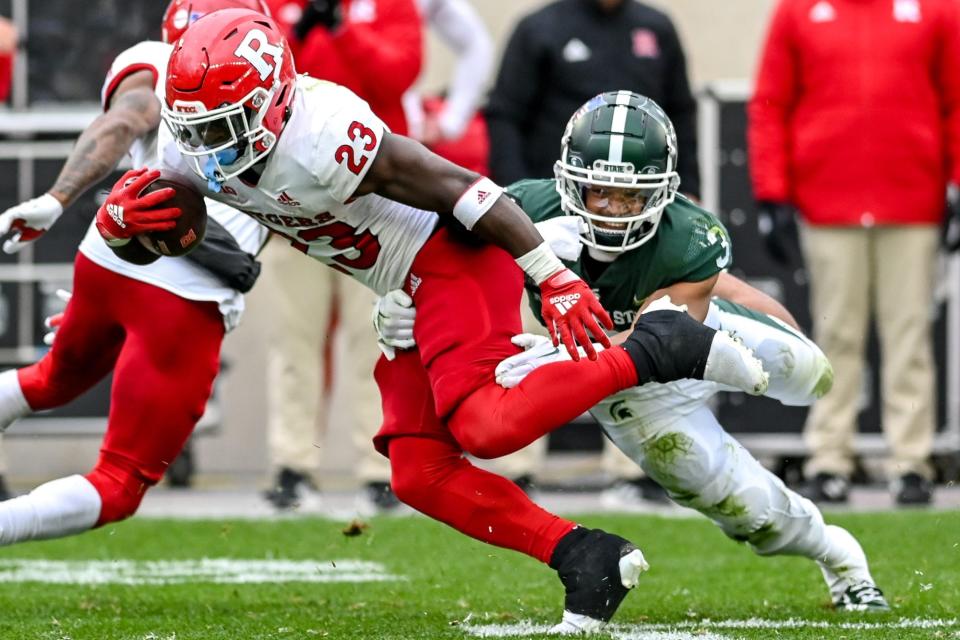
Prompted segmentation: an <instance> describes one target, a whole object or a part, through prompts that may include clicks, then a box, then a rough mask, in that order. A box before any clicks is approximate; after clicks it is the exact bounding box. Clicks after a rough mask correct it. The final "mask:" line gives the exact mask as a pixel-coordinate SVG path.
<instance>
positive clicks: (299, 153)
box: [107, 10, 765, 624]
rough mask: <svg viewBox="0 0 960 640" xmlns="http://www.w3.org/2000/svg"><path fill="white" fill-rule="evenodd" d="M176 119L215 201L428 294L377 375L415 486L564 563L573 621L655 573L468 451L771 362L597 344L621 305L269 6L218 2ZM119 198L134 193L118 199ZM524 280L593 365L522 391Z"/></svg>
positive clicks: (482, 528)
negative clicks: (510, 376)
mask: <svg viewBox="0 0 960 640" xmlns="http://www.w3.org/2000/svg"><path fill="white" fill-rule="evenodd" d="M163 118H164V120H165V121H166V123H167V125H168V127H169V128H170V131H171V133H172V135H173V140H171V141H170V142H168V143H166V144H165V146H164V148H163V150H162V152H161V154H162V156H163V159H164V163H165V164H166V165H168V166H169V167H170V168H171V169H173V170H176V171H180V172H192V174H193V175H192V176H191V178H192V180H193V183H194V185H195V186H197V188H199V189H201V190H204V191H205V193H206V195H208V196H209V197H212V198H214V199H216V200H219V201H222V202H224V203H228V204H233V205H234V206H237V207H238V208H240V209H241V210H243V211H244V212H247V213H249V214H250V215H251V216H253V217H255V218H256V219H258V220H259V221H260V222H261V223H262V224H264V225H266V226H268V227H270V228H271V229H272V230H273V231H275V232H276V233H278V234H281V235H283V236H285V237H287V238H289V239H290V241H291V243H292V244H293V245H294V246H295V247H298V248H299V249H301V250H302V251H304V252H305V253H308V254H309V255H311V256H312V257H314V258H316V259H318V260H321V261H322V262H324V263H327V264H329V265H330V266H331V267H333V268H336V269H338V270H341V271H343V272H345V273H348V274H350V275H351V276H353V277H354V278H356V279H357V280H359V281H360V282H362V283H364V284H366V285H367V286H369V287H370V288H371V289H373V290H375V291H377V292H378V293H381V294H383V293H386V292H387V291H389V290H391V289H396V288H400V287H403V288H405V289H406V291H407V293H408V294H409V295H411V296H412V297H413V298H414V300H415V303H416V305H417V308H418V318H417V324H416V325H415V327H414V335H415V337H416V339H417V342H418V344H419V351H418V352H408V353H405V354H401V355H398V356H397V357H396V358H395V359H394V360H392V361H387V360H385V359H381V361H380V362H379V364H378V366H377V371H376V374H375V376H376V378H377V382H378V385H379V387H380V390H381V395H382V400H383V408H384V418H385V425H384V430H382V431H381V436H383V437H381V438H380V439H379V440H378V444H379V446H380V447H381V448H382V449H384V450H385V452H387V453H389V457H390V460H391V468H392V473H393V477H392V485H393V488H394V491H395V492H396V494H397V496H398V497H399V498H400V499H401V500H403V501H405V502H407V503H408V504H410V505H412V506H414V507H415V508H416V509H418V510H420V511H422V512H424V513H426V514H428V515H430V516H431V517H434V518H436V519H438V520H441V521H443V522H446V523H448V524H450V525H451V526H453V527H455V528H457V529H458V530H460V531H462V532H464V533H466V534H468V535H470V536H473V537H475V538H477V539H480V540H483V541H485V542H489V543H491V544H496V545H499V546H502V547H506V548H511V549H516V550H518V551H521V552H523V553H526V554H528V555H530V556H532V557H535V558H537V559H539V560H541V561H543V562H549V563H550V565H551V566H552V567H553V568H555V569H556V570H557V571H558V573H559V575H560V578H561V580H562V581H563V582H564V584H565V586H566V589H567V596H566V609H567V611H568V612H571V613H574V614H578V615H583V616H585V617H587V618H589V619H590V620H592V621H593V622H596V623H597V624H601V623H602V622H604V621H606V620H608V619H609V618H610V617H611V616H612V615H613V613H614V612H615V611H616V609H617V607H618V606H619V604H620V602H621V601H622V599H623V597H625V595H626V593H627V590H628V589H629V588H631V587H632V586H634V584H636V580H637V578H638V577H639V574H640V572H641V571H642V570H643V569H645V568H646V563H645V561H644V559H643V555H642V554H641V553H640V552H639V550H637V549H636V548H635V547H634V546H633V545H632V544H630V543H629V542H627V541H626V540H624V539H623V538H620V537H619V536H615V535H612V534H608V533H606V532H602V531H599V530H589V529H586V528H583V527H578V526H577V525H576V524H575V523H573V522H570V521H568V520H564V519H562V518H559V517H557V516H555V515H553V514H550V513H547V512H546V511H544V510H543V509H541V508H540V507H538V506H537V505H535V504H533V503H532V502H531V501H530V500H529V499H528V498H527V496H526V495H525V494H524V493H523V492H522V491H521V490H520V489H519V488H517V487H516V486H515V485H514V484H513V483H511V482H510V481H509V480H507V479H505V478H502V477H500V476H496V475H493V474H490V473H486V472H484V471H481V470H479V469H477V468H475V467H473V466H472V465H470V464H469V463H468V462H466V460H464V459H463V455H462V454H463V452H464V451H467V452H469V453H472V454H474V455H477V456H480V457H496V456H499V455H503V454H505V453H507V452H510V451H513V450H516V449H517V448H519V447H521V446H524V445H525V444H527V443H529V442H530V441H532V440H534V439H536V438H538V437H540V436H542V435H543V434H544V433H546V432H548V431H550V430H552V429H554V428H556V427H557V426H559V425H560V424H563V423H565V422H567V421H569V420H570V419H572V418H574V417H576V416H577V415H579V414H580V413H581V412H582V411H583V410H585V409H586V408H588V407H590V406H591V405H592V404H593V403H595V402H597V401H599V400H600V399H601V398H603V397H605V396H606V395H609V394H610V393H611V392H613V391H615V390H619V389H622V388H626V387H631V386H634V385H636V384H637V383H638V382H640V381H646V380H672V379H675V378H678V377H695V378H704V377H710V376H711V375H716V374H715V373H714V372H713V366H715V365H716V364H717V357H718V356H719V354H720V353H721V352H723V354H724V356H728V355H729V356H732V362H731V366H730V367H729V368H728V369H727V370H725V371H724V372H723V374H722V375H721V377H723V378H724V379H725V380H732V378H730V377H729V376H730V375H733V377H735V378H738V380H737V382H738V386H746V387H747V388H748V389H750V390H753V391H755V392H756V391H757V390H758V389H757V387H762V386H763V383H764V375H765V374H764V373H763V371H762V368H761V367H760V366H759V362H758V361H756V360H755V359H753V358H752V356H751V355H750V354H749V352H748V351H746V350H745V349H742V347H739V346H737V345H736V344H735V343H734V342H733V341H732V340H731V339H730V338H729V336H726V335H725V334H718V333H716V332H715V331H713V330H711V329H707V328H705V327H703V325H701V324H699V323H697V322H695V321H693V320H691V319H689V318H688V317H687V316H685V315H684V314H681V313H678V312H675V311H662V312H658V313H654V314H648V315H647V316H644V318H643V319H641V320H640V321H639V322H638V323H637V328H636V329H635V330H634V332H633V333H632V334H631V335H630V337H629V338H627V341H626V342H625V343H624V347H622V348H621V347H613V348H608V349H606V350H605V351H603V352H601V353H599V354H597V353H595V351H594V349H593V347H592V345H590V340H589V338H588V335H590V334H592V335H593V336H595V337H596V338H597V339H598V340H600V342H602V343H605V345H609V341H608V340H607V338H606V336H605V334H603V332H602V330H601V326H600V325H601V324H603V325H605V326H609V325H610V320H609V318H608V317H607V314H606V312H605V311H603V309H602V307H601V306H600V304H599V302H598V301H597V299H596V297H595V295H594V293H593V292H592V291H591V290H590V288H589V287H587V286H586V285H585V283H584V282H583V280H582V279H580V278H579V277H578V276H576V275H575V274H573V273H572V272H571V271H569V270H567V269H565V268H564V267H563V265H562V263H561V262H560V261H559V259H558V258H557V257H556V256H555V255H554V254H553V253H552V251H550V249H549V247H548V246H547V245H546V243H544V242H543V239H542V238H541V237H540V235H539V233H538V232H537V230H536V228H535V227H534V226H533V223H532V222H530V220H529V219H527V218H526V216H524V214H523V212H522V211H521V210H520V209H519V208H517V207H516V205H514V204H513V203H511V202H510V201H509V200H508V199H506V198H502V197H501V194H502V189H501V188H500V187H499V186H497V185H496V184H494V183H493V182H492V181H490V180H488V179H486V178H482V177H480V176H478V175H476V174H472V173H470V172H468V171H466V170H464V169H462V168H460V167H457V166H455V165H453V164H450V163H448V162H446V161H444V160H442V159H441V158H439V157H438V156H435V155H433V154H431V153H429V152H428V151H427V150H426V149H425V148H424V147H422V146H421V145H419V144H418V143H416V142H414V141H412V140H410V139H407V138H404V137H402V136H397V135H392V134H391V133H390V132H389V130H388V129H387V128H386V127H385V126H384V125H383V123H382V121H381V120H380V119H379V118H378V117H377V116H376V115H374V114H373V113H372V112H371V110H370V109H369V107H368V106H367V105H366V103H364V102H363V101H362V100H360V99H359V98H357V97H356V96H355V95H354V94H352V93H351V92H350V91H348V90H346V89H344V88H342V87H339V86H338V85H335V84H332V83H325V82H319V81H316V80H313V79H311V78H308V77H298V76H297V75H296V73H295V71H294V68H293V62H292V59H291V56H290V53H289V49H288V46H287V44H286V42H285V41H284V39H283V38H282V36H281V35H280V33H279V29H278V27H277V26H276V24H275V23H274V22H273V21H272V20H270V19H268V18H265V17H263V16H262V15H260V14H256V13H252V12H246V11H239V10H228V11H222V12H217V13H215V14H212V15H210V16H209V17H207V18H205V19H203V20H201V21H199V22H198V23H197V24H196V25H195V26H194V27H193V28H192V29H190V30H189V31H188V32H187V33H186V34H185V35H184V37H183V38H181V40H180V41H179V42H178V43H177V45H176V49H175V51H174V53H173V54H172V56H171V58H170V63H169V65H168V69H167V94H166V104H165V108H164V110H163ZM107 204H112V205H115V206H127V205H128V204H129V202H128V200H127V199H126V197H125V195H124V194H123V193H118V192H114V193H113V194H111V196H110V197H109V198H108V199H107ZM437 212H439V213H437ZM464 228H465V229H466V230H468V231H472V232H473V233H472V234H468V233H466V232H465V231H464ZM455 229H459V231H457V230H455ZM114 235H115V234H114ZM458 236H460V237H469V238H470V239H471V240H464V241H459V240H458V239H457V237H458ZM481 240H483V241H485V242H482V241H481ZM524 273H526V275H527V276H528V277H529V278H530V279H531V280H532V281H533V282H535V283H536V285H537V287H538V290H539V291H540V293H541V297H542V300H543V305H544V310H545V311H544V314H545V316H546V318H547V319H548V325H549V327H550V328H551V331H552V332H553V335H554V337H555V341H556V343H557V344H559V342H560V341H561V340H562V342H563V343H564V347H565V348H567V349H568V350H569V351H570V353H571V357H572V358H573V360H571V361H569V362H566V363H561V364H556V365H551V366H547V367H543V368H541V369H540V370H538V371H537V372H535V373H534V374H533V375H531V376H530V377H528V378H527V379H526V380H525V381H524V382H523V384H521V385H520V386H518V387H517V388H515V389H510V390H506V389H503V388H501V387H498V386H497V385H496V384H495V383H494V379H493V369H494V367H495V366H496V364H497V362H498V361H499V360H500V359H501V358H502V357H503V356H504V355H509V354H513V353H515V352H516V348H515V347H514V346H513V345H512V344H511V343H510V338H511V337H512V335H513V334H514V333H515V332H517V331H518V330H519V328H520V320H519V302H520V293H521V289H522V282H523V274H524ZM578 344H579V345H581V346H582V347H583V348H584V349H585V350H586V355H587V356H588V357H587V358H584V359H581V358H580V356H579V352H578V351H577V345H578Z"/></svg>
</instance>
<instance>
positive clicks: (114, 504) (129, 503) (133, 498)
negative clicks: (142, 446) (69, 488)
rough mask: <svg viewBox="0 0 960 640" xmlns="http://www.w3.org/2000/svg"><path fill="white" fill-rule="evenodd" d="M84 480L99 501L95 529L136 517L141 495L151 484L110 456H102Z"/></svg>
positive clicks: (132, 469) (126, 465)
mask: <svg viewBox="0 0 960 640" xmlns="http://www.w3.org/2000/svg"><path fill="white" fill-rule="evenodd" d="M86 478H87V480H89V481H90V484H92V485H93V486H94V488H96V490H97V493H99V494H100V499H101V501H102V506H101V508H100V518H99V519H98V520H97V524H96V525H95V526H97V527H100V526H103V525H105V524H107V523H109V522H117V521H120V520H124V519H126V518H129V517H130V516H132V515H133V514H134V513H136V512H137V509H138V508H139V507H140V501H141V500H143V494H144V493H146V491H147V489H148V488H150V487H151V486H153V484H154V483H153V482H151V481H149V480H148V479H147V478H146V477H145V476H144V475H143V474H141V473H140V472H139V471H138V470H137V469H136V468H135V467H134V465H132V464H130V463H129V462H127V461H125V460H122V459H120V458H119V457H118V456H113V455H110V454H101V455H100V459H99V460H98V461H97V466H95V467H94V468H93V471H91V472H90V473H89V474H87V475H86Z"/></svg>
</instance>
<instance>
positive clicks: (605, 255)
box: [587, 247, 620, 262]
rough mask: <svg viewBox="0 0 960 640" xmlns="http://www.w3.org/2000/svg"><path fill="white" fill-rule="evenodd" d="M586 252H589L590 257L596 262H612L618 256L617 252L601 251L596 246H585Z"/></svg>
mask: <svg viewBox="0 0 960 640" xmlns="http://www.w3.org/2000/svg"><path fill="white" fill-rule="evenodd" d="M587 253H588V254H590V257H591V258H593V259H594V260H596V261H597V262H613V261H614V260H616V259H617V256H619V255H620V254H619V253H614V252H613V251H601V250H600V249H597V248H596V247H587Z"/></svg>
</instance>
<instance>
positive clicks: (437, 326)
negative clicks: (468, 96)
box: [374, 231, 637, 562]
mask: <svg viewBox="0 0 960 640" xmlns="http://www.w3.org/2000/svg"><path fill="white" fill-rule="evenodd" d="M522 286H523V282H522V274H521V272H520V270H519V268H518V267H517V266H516V264H515V263H514V261H513V259H512V258H511V257H510V256H509V255H508V254H507V253H506V252H504V251H502V250H500V249H497V248H495V247H491V246H484V247H467V246H463V245H459V244H457V243H455V242H453V241H451V240H450V239H449V238H448V237H447V234H446V232H445V231H440V232H438V233H437V234H435V235H434V236H433V238H431V240H430V241H429V242H428V243H427V245H425V246H424V248H423V249H421V251H420V253H419V254H418V256H417V259H416V260H415V261H414V264H413V266H412V268H411V272H410V280H409V283H408V292H410V293H411V295H412V296H413V298H414V304H415V306H416V308H417V320H416V323H415V325H414V337H415V339H416V340H417V344H418V348H419V354H418V353H417V352H416V351H412V352H399V353H398V354H397V357H396V359H395V360H393V361H387V360H386V359H385V358H381V359H380V361H379V362H378V363H377V368H376V372H375V376H376V379H377V384H378V386H379V388H380V393H381V398H382V401H383V415H384V424H383V427H382V428H381V430H380V432H379V433H378V434H377V436H376V437H375V438H374V443H375V446H376V447H377V449H378V450H379V451H380V452H381V453H384V454H388V455H389V457H390V465H391V470H392V476H391V484H392V486H393V489H394V492H395V493H396V495H397V497H398V498H400V500H402V501H404V502H405V503H407V504H409V505H411V506H412V507H414V508H415V509H417V510H418V511H421V512H423V513H425V514H426V515H428V516H430V517H432V518H435V519H437V520H440V521H441V522H445V523H446V524H448V525H450V526H452V527H454V528H455V529H457V530H458V531H461V532H462V533H465V534H467V535H469V536H471V537H473V538H476V539H478V540H482V541H484V542H488V543H490V544H495V545H497V546H501V547H505V548H508V549H514V550H516V551H520V552H521V553H525V554H527V555H531V556H533V557H535V558H537V559H539V560H541V561H543V562H548V561H549V559H550V556H551V554H552V553H553V550H554V548H555V547H556V544H557V542H559V541H560V539H561V538H562V537H563V536H564V535H566V533H567V532H569V531H570V529H571V528H573V526H574V523H572V522H570V521H568V520H564V519H562V518H559V517H557V516H555V515H553V514H551V513H548V512H547V511H544V510H543V509H541V508H540V507H538V506H537V505H536V504H534V503H533V502H531V501H530V499H529V498H528V497H527V496H526V494H524V493H523V492H522V491H521V490H519V489H518V488H517V487H516V485H514V484H513V483H511V482H510V481H509V480H507V479H506V478H503V477H501V476H497V475H494V474H491V473H488V472H485V471H482V470H480V469H477V468H476V467H474V466H473V465H471V464H470V463H469V462H468V461H467V460H465V459H464V458H463V455H462V452H463V451H464V450H466V451H468V452H469V453H471V454H473V455H476V456H478V457H497V456H500V455H504V454H506V453H510V452H512V451H515V450H517V449H519V448H521V447H523V446H525V445H527V444H529V443H530V442H533V441H534V440H536V439H537V438H539V437H541V436H542V435H544V434H546V433H548V432H549V431H551V430H553V429H555V428H557V427H558V426H560V425H562V424H565V423H566V422H568V421H569V420H572V419H573V418H575V417H576V416H578V415H580V414H581V413H583V412H584V411H586V410H587V409H589V408H590V407H592V406H593V405H595V404H596V403H597V402H599V401H600V400H601V399H603V398H605V397H606V396H608V395H610V394H612V393H615V392H616V391H619V390H621V389H623V388H626V387H629V386H633V385H635V384H636V382H637V379H636V372H635V370H634V367H633V364H632V362H631V360H630V357H629V356H628V355H627V353H626V352H625V351H623V350H622V349H619V348H613V349H609V350H606V351H604V352H602V353H601V354H600V358H598V360H596V361H592V362H591V361H589V360H581V361H580V362H566V363H560V364H554V365H550V366H546V367H542V368H541V369H538V370H537V371H535V372H533V373H532V374H531V375H530V376H528V377H527V379H526V380H524V381H523V383H521V384H520V385H519V386H518V387H516V388H514V389H509V390H508V389H503V388H502V387H500V386H498V385H497V384H496V383H495V382H494V369H495V368H496V365H497V363H499V362H500V361H501V360H502V359H504V358H506V357H508V356H510V355H513V354H515V353H517V351H518V350H517V348H516V347H515V346H513V344H511V343H510V338H511V337H512V336H513V335H515V334H517V333H520V332H521V324H520V294H521V290H522ZM438 416H443V418H444V419H441V418H439V417H438Z"/></svg>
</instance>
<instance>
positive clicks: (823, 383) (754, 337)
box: [704, 298, 833, 406]
mask: <svg viewBox="0 0 960 640" xmlns="http://www.w3.org/2000/svg"><path fill="white" fill-rule="evenodd" d="M704 324H707V325H709V326H712V327H715V328H717V329H722V330H725V331H729V332H731V333H733V334H734V335H736V336H737V337H738V338H740V339H741V340H743V343H744V344H745V345H746V346H748V347H750V349H752V350H753V352H754V353H755V354H756V356H757V357H758V358H760V360H761V361H762V362H763V368H764V370H766V371H767V372H768V373H769V374H770V385H769V387H768V388H767V392H766V393H765V394H764V395H765V396H767V397H770V398H774V399H775V400H779V401H780V402H781V403H783V404H785V405H788V406H807V405H810V404H812V403H813V402H814V401H815V400H816V399H817V398H820V397H822V396H823V395H824V394H825V393H827V392H828V391H829V390H830V388H831V387H832V386H833V367H831V366H830V361H829V360H828V359H827V356H825V355H824V353H823V351H821V350H820V347H818V346H817V345H816V344H814V343H813V341H811V340H810V339H809V338H807V337H806V336H804V335H803V334H801V333H800V332H798V331H796V330H795V329H793V328H792V327H790V326H788V325H787V324H785V323H784V322H782V321H780V320H779V319H777V318H774V317H773V316H770V315H767V314H763V313H759V312H756V311H753V310H752V309H748V308H746V307H743V306H741V305H738V304H735V303H732V302H729V301H727V300H722V299H720V298H715V299H714V300H713V301H712V302H711V303H710V308H709V310H708V312H707V317H706V319H705V320H704Z"/></svg>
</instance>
